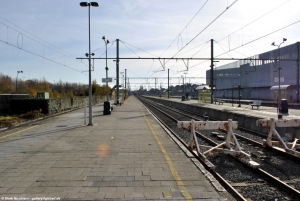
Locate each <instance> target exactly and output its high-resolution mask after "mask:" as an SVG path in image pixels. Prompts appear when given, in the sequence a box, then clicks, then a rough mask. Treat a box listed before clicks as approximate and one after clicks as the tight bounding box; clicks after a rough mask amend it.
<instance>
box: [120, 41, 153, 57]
mask: <svg viewBox="0 0 300 201" xmlns="http://www.w3.org/2000/svg"><path fill="white" fill-rule="evenodd" d="M122 42H123V43H126V44H127V45H129V46H132V47H134V48H136V49H138V50H141V51H143V52H145V53H147V54H150V55H152V56H154V57H158V56H156V55H154V54H151V53H150V52H147V51H145V50H142V49H141V48H138V47H136V46H134V45H131V44H129V43H127V42H125V41H122Z"/></svg>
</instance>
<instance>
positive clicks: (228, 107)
mask: <svg viewBox="0 0 300 201" xmlns="http://www.w3.org/2000/svg"><path fill="white" fill-rule="evenodd" d="M151 97H152V98H157V99H164V100H169V101H175V102H180V103H183V104H191V105H199V106H202V107H207V108H217V109H218V110H223V111H224V112H232V113H237V114H247V115H248V116H253V117H258V118H261V119H269V118H276V119H277V118H278V113H277V107H267V106H260V107H259V108H258V109H257V107H253V109H252V106H251V105H247V104H241V107H238V104H236V103H234V104H232V103H223V104H218V103H217V104H215V103H213V104H210V103H200V102H199V101H198V100H193V99H191V100H187V101H182V100H181V99H180V98H170V99H165V98H160V97H155V96H151ZM288 111H289V113H288V114H282V116H283V119H295V118H296V119H298V118H299V117H300V110H298V109H288Z"/></svg>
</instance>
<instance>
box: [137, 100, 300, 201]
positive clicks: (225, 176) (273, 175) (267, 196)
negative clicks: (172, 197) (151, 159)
mask: <svg viewBox="0 0 300 201" xmlns="http://www.w3.org/2000/svg"><path fill="white" fill-rule="evenodd" d="M139 99H140V101H142V102H143V103H144V104H145V105H146V106H147V107H148V108H149V109H150V110H151V111H152V112H153V113H154V114H155V115H156V116H157V117H158V118H159V119H160V121H162V122H164V124H165V125H167V126H168V128H169V129H171V130H172V132H173V133H174V134H175V135H176V136H177V137H178V138H179V139H180V140H181V141H182V142H184V143H185V145H186V146H187V143H188V141H189V139H190V132H187V131H182V130H181V129H178V128H177V121H190V120H191V119H194V120H196V121H203V116H202V115H199V114H195V113H193V114H191V112H188V111H182V110H179V109H176V108H171V107H168V106H165V105H162V104H159V103H157V102H153V101H152V100H151V101H150V100H147V99H145V98H141V97H139ZM214 132H216V131H214ZM236 132H237V133H239V134H236V135H237V136H238V137H239V139H240V140H239V143H240V144H241V146H242V147H243V148H244V151H245V152H248V153H251V156H252V158H253V159H254V160H255V161H256V162H258V163H259V164H261V168H258V169H256V170H253V169H250V168H248V167H246V166H245V165H242V164H241V163H240V162H239V161H237V160H236V159H234V158H233V157H231V156H229V155H224V154H222V155H220V154H214V155H213V156H212V157H210V158H209V160H210V162H212V163H213V164H214V165H216V167H217V168H216V169H215V171H213V172H214V174H215V176H216V175H219V176H220V178H218V179H219V181H220V183H222V184H223V185H224V186H225V187H226V189H227V190H228V191H229V192H230V193H231V194H233V195H234V196H235V197H236V198H237V199H238V200H244V199H245V198H247V199H250V200H275V199H277V200H300V192H299V189H300V179H299V178H300V170H299V167H300V166H299V165H300V163H299V160H291V158H289V157H285V155H283V153H281V154H280V155H279V154H278V153H277V152H275V150H272V149H266V148H264V147H262V146H261V141H262V139H263V137H262V135H261V134H258V135H257V134H255V135H254V134H253V133H252V132H246V131H245V130H237V131H236ZM196 134H197V138H198V141H199V143H200V144H202V145H213V146H216V145H217V144H220V143H222V142H223V140H222V139H218V138H216V137H213V136H212V135H211V131H203V132H201V133H199V132H197V133H196ZM220 135H222V133H220ZM246 136H247V137H246ZM276 151H277V150H276ZM283 164H285V165H283ZM239 192H240V193H239ZM240 194H241V195H242V196H240ZM243 196H244V197H245V198H243Z"/></svg>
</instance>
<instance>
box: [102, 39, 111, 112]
mask: <svg viewBox="0 0 300 201" xmlns="http://www.w3.org/2000/svg"><path fill="white" fill-rule="evenodd" d="M102 40H104V43H105V47H106V51H105V52H106V67H105V70H106V101H104V105H103V114H104V115H107V114H111V107H110V101H109V99H108V67H107V44H108V43H109V40H106V41H105V36H103V37H102Z"/></svg>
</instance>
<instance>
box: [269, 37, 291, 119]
mask: <svg viewBox="0 0 300 201" xmlns="http://www.w3.org/2000/svg"><path fill="white" fill-rule="evenodd" d="M285 41H287V39H286V38H283V39H282V42H281V43H280V44H279V45H275V42H273V43H272V44H271V45H273V46H277V47H278V60H279V62H278V68H277V69H278V83H279V84H278V96H277V114H278V119H282V114H281V106H280V108H279V113H278V104H279V101H281V91H280V70H281V68H280V46H281V45H282V44H283V43H284V42H285Z"/></svg>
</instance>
